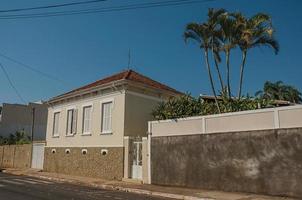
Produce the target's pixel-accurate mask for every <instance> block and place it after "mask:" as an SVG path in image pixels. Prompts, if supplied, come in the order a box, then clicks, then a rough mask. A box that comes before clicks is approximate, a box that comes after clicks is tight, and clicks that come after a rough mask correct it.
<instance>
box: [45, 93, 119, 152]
mask: <svg viewBox="0 0 302 200" xmlns="http://www.w3.org/2000/svg"><path fill="white" fill-rule="evenodd" d="M106 100H113V101H114V103H113V110H112V134H107V135H104V134H101V101H106ZM90 104H91V105H92V124H91V126H92V128H91V135H83V134H82V125H83V123H82V120H83V106H85V105H90ZM68 108H76V109H77V129H76V134H75V135H74V136H66V126H67V110H68ZM124 110H125V93H124V92H120V91H119V92H114V93H111V94H107V95H98V96H95V97H88V98H85V99H83V100H77V101H74V102H70V103H65V104H59V105H57V106H53V107H49V110H48V124H47V146H48V147H94V146H102V147H106V146H107V147H110V146H115V147H116V146H120V147H122V146H123V136H124V115H125V114H124ZM55 112H60V120H59V121H60V122H59V137H58V138H55V137H53V118H54V113H55Z"/></svg>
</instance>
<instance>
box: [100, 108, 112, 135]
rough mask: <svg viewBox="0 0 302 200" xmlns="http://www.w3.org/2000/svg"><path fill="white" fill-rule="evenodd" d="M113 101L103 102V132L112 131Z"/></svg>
mask: <svg viewBox="0 0 302 200" xmlns="http://www.w3.org/2000/svg"><path fill="white" fill-rule="evenodd" d="M112 105H113V103H112V102H106V103H102V133H112V129H111V128H112V127H111V126H112Z"/></svg>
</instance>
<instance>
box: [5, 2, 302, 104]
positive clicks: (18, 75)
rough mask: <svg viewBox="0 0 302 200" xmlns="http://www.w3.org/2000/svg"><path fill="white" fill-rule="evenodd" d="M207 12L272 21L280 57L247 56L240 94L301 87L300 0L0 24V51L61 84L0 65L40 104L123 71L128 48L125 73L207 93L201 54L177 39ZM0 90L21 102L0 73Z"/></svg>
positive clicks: (259, 52)
mask: <svg viewBox="0 0 302 200" xmlns="http://www.w3.org/2000/svg"><path fill="white" fill-rule="evenodd" d="M150 1H152V0H145V1H144V2H150ZM62 2H71V0H64V1H63V0H56V1H55V0H41V1H36V0H27V1H20V0H19V1H18V0H2V1H1V9H11V8H15V7H30V6H40V5H45V4H54V3H62ZM139 2H142V0H108V1H107V2H103V3H99V4H98V5H104V6H111V5H122V4H126V3H139ZM81 7H83V6H81ZM210 7H212V8H225V9H228V10H229V11H241V12H243V13H244V14H246V15H247V16H251V15H253V14H255V13H257V12H266V13H268V14H270V15H271V16H272V19H273V24H274V27H275V29H276V37H277V39H278V41H279V43H280V53H279V54H278V55H277V56H276V55H274V54H273V51H272V50H270V49H267V48H262V49H253V50H252V51H250V52H249V55H248V58H247V68H246V74H245V82H244V93H247V92H248V93H250V94H254V93H255V91H257V90H259V89H261V87H262V86H263V83H264V81H265V80H271V81H276V80H282V81H284V82H285V83H288V84H291V85H294V86H296V87H297V88H298V89H300V90H302V77H301V75H302V60H301V50H300V47H301V46H302V40H301V39H300V38H301V34H302V22H301V21H300V19H302V12H300V9H301V7H302V1H300V0H290V1H285V0H253V1H251V0H216V1H213V2H207V3H200V4H194V5H182V6H174V7H169V8H167V7H162V8H150V9H141V10H132V11H123V12H112V13H106V14H90V15H77V16H64V17H54V18H38V19H20V20H0V25H1V32H0V35H1V37H0V44H1V45H0V53H3V54H6V55H8V56H10V57H12V58H15V59H17V60H19V61H21V62H23V63H26V64H28V65H30V66H32V67H34V68H36V69H38V70H40V71H43V72H45V73H48V74H52V75H54V76H56V77H57V78H59V79H63V80H65V83H63V84H62V83H61V82H58V81H54V80H51V79H47V78H46V77H43V76H41V75H39V74H36V73H34V72H32V71H29V70H28V69H24V68H22V67H20V66H18V65H16V64H15V63H13V62H11V61H8V60H6V59H4V58H2V57H0V62H1V63H2V64H3V65H4V66H5V67H6V69H7V71H8V73H9V75H10V77H11V79H12V80H13V82H14V84H15V86H16V88H17V89H18V90H19V92H20V93H21V95H22V96H23V98H24V99H25V100H26V101H36V100H41V99H43V100H47V99H48V98H50V97H53V96H56V95H58V94H60V93H63V92H65V91H68V90H70V89H73V88H76V87H79V86H82V85H84V84H87V83H90V82H92V81H95V80H97V79H100V78H102V77H105V76H108V75H110V74H113V73H117V72H119V71H122V70H124V69H126V68H127V62H128V49H129V48H130V49H131V52H132V53H131V54H132V64H131V66H132V69H134V70H136V71H138V72H139V73H142V74H144V75H147V76H149V77H151V78H153V79H155V80H158V81H160V82H163V83H165V84H167V85H169V86H171V87H174V88H176V89H178V90H180V91H183V92H191V93H192V94H193V95H198V94H200V93H203V94H209V93H211V91H210V85H209V81H208V76H207V72H206V71H205V67H204V59H203V57H202V56H203V54H201V51H200V50H199V49H198V47H197V45H194V44H193V43H189V44H187V45H186V44H185V43H184V41H183V38H182V34H183V31H184V27H185V25H186V24H187V23H189V22H200V21H204V20H205V19H206V14H207V10H208V8H210ZM231 59H232V85H233V87H234V88H233V89H234V91H233V92H234V93H235V91H237V83H238V78H239V61H240V59H241V57H240V54H239V52H234V53H233V55H232V58H231ZM223 72H224V69H223ZM217 86H218V84H217ZM0 91H1V95H0V103H1V102H9V103H20V102H21V101H20V99H19V98H18V97H17V96H16V94H15V92H14V91H13V90H12V89H11V87H10V86H9V84H8V82H7V80H6V78H5V76H4V75H3V72H2V71H0Z"/></svg>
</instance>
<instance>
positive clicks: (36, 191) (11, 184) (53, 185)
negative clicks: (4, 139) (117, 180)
mask: <svg viewBox="0 0 302 200" xmlns="http://www.w3.org/2000/svg"><path fill="white" fill-rule="evenodd" d="M38 199H46V200H48V199H49V200H54V199H55V200H65V199H72V200H77V199H78V200H96V199H99V200H109V199H110V200H123V199H129V200H130V199H131V200H132V199H133V200H135V199H146V200H161V199H162V198H158V197H151V196H146V195H139V194H133V193H126V192H121V191H111V190H103V189H98V188H93V187H88V186H79V185H73V184H68V183H58V182H54V181H49V180H42V179H37V178H33V177H27V176H15V175H9V174H3V173H0V200H38Z"/></svg>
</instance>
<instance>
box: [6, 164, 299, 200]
mask: <svg viewBox="0 0 302 200" xmlns="http://www.w3.org/2000/svg"><path fill="white" fill-rule="evenodd" d="M3 172H4V173H9V174H14V175H26V176H32V177H36V178H41V179H47V180H53V181H58V182H68V183H73V184H79V185H87V186H92V187H97V188H102V189H108V190H120V191H125V192H133V193H138V194H147V195H153V196H160V197H166V198H174V199H185V200H294V199H293V198H286V197H273V196H265V195H256V194H248V193H231V192H221V191H213V190H201V189H188V188H180V187H166V186H157V185H143V184H139V183H133V182H124V181H107V180H102V179H96V178H89V177H79V176H71V175H65V174H57V173H48V172H40V171H38V170H33V169H26V170H24V169H23V170H22V169H5V170H3Z"/></svg>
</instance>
